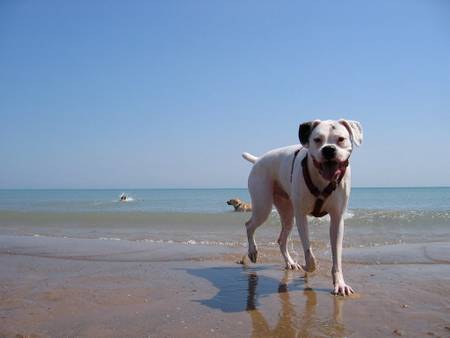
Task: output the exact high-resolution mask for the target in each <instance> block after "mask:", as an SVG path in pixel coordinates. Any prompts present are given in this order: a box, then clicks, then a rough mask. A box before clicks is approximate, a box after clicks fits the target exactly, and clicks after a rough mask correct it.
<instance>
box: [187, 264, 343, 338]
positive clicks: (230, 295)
mask: <svg viewBox="0 0 450 338" xmlns="http://www.w3.org/2000/svg"><path fill="white" fill-rule="evenodd" d="M263 270H265V268H264V267H257V268H242V267H212V268H200V269H186V271H187V272H188V273H189V274H191V275H193V276H196V277H201V278H204V279H206V280H208V281H209V282H211V283H212V284H213V286H214V287H216V288H217V289H218V290H219V291H218V292H217V293H216V294H215V295H214V296H213V297H212V298H210V299H204V300H196V302H199V303H200V304H203V305H205V306H208V307H209V308H212V309H219V310H221V311H223V312H226V313H237V312H243V311H246V312H247V313H248V314H249V316H250V319H251V322H252V331H253V332H252V336H254V337H278V336H283V337H297V336H300V337H304V336H310V335H312V336H315V335H317V334H319V335H322V334H325V336H336V335H338V336H345V334H346V332H345V328H344V325H343V324H342V306H343V303H344V300H342V299H341V298H340V297H329V298H328V297H327V299H330V300H331V299H333V301H332V303H333V307H332V309H333V310H332V315H331V316H330V315H327V316H326V318H320V317H321V316H318V315H317V314H316V306H317V303H318V301H317V294H318V293H322V294H324V295H325V294H327V295H328V294H329V292H330V290H328V289H314V290H313V289H311V288H309V287H308V285H307V282H306V280H305V279H304V278H300V277H298V276H297V277H295V276H294V275H293V273H292V272H285V273H284V275H283V276H282V278H281V279H280V280H278V279H276V278H273V277H268V276H266V275H265V274H264V273H263ZM294 292H295V297H297V296H298V295H301V296H302V299H304V302H303V303H304V306H303V310H302V311H298V306H296V305H294V302H292V301H291V299H290V297H291V293H294ZM300 292H301V293H300ZM271 295H278V297H277V298H278V299H279V302H280V305H281V309H280V311H279V313H278V322H277V324H276V325H275V327H274V328H272V329H271V328H270V326H269V324H268V322H267V320H266V318H265V317H264V315H263V312H264V310H265V309H264V308H263V307H262V306H261V301H262V300H263V299H264V298H265V297H270V296H271ZM271 301H272V300H271ZM325 328H326V332H324V329H325Z"/></svg>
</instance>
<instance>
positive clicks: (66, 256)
mask: <svg viewBox="0 0 450 338" xmlns="http://www.w3.org/2000/svg"><path fill="white" fill-rule="evenodd" d="M399 246H401V245H395V246H386V247H384V248H383V247H376V248H361V249H359V248H354V249H351V250H348V254H347V257H346V256H344V269H345V276H346V279H347V281H349V283H350V284H351V285H352V286H353V287H354V288H355V289H356V290H357V291H358V293H357V294H356V295H355V296H352V297H348V298H343V297H335V296H332V295H331V294H330V291H331V278H330V274H329V269H330V267H331V266H330V262H329V260H327V259H326V258H325V257H326V255H325V253H323V254H324V256H323V257H319V270H318V272H317V273H314V274H312V275H311V276H308V278H306V279H305V278H304V276H303V274H302V273H300V272H298V271H284V270H283V269H282V265H281V260H280V258H279V257H278V256H279V254H278V253H277V254H275V252H274V253H273V255H272V253H266V254H265V255H264V257H262V262H261V263H260V264H255V265H251V266H242V265H237V264H235V263H234V261H235V258H236V257H239V256H240V254H241V253H242V248H238V249H236V248H234V249H230V248H223V247H218V246H192V245H183V244H171V245H167V244H158V243H137V242H131V241H127V242H125V241H101V240H82V239H64V238H41V237H25V236H0V266H2V274H1V276H0V285H1V288H0V327H1V328H2V329H1V330H0V337H16V336H20V335H23V336H32V337H55V336H82V337H87V336H96V337H148V336H150V337H183V336H186V337H187V336H190V337H195V336H208V337H230V336H234V337H251V336H252V337H275V336H279V335H283V336H285V337H295V336H302V337H343V336H347V337H351V336H354V337H361V336H364V337H376V336H390V335H397V334H401V335H405V336H426V335H434V336H446V335H448V334H449V332H450V329H449V328H450V320H449V317H448V314H449V309H450V300H449V298H448V294H449V293H450V286H449V285H450V283H449V281H450V264H449V263H448V262H447V261H442V260H440V258H442V257H445V256H446V255H447V253H448V248H449V243H446V244H443V243H440V244H432V245H431V246H430V248H431V250H428V251H429V253H428V254H427V255H425V256H424V255H423V254H421V252H423V251H421V249H420V245H409V244H405V245H403V246H402V247H401V248H400V249H398V248H399ZM398 250H399V251H398ZM346 251H347V250H344V255H345V252H346ZM430 252H431V256H430ZM400 253H402V254H403V255H404V256H406V257H413V258H414V259H412V258H411V259H409V261H408V260H402V259H400V258H401V257H402V256H401V255H400ZM276 255H278V256H276ZM354 257H359V258H360V259H359V261H357V262H355V261H354V259H353V258H354ZM392 257H399V258H398V259H397V262H396V263H395V264H394V263H393V261H392ZM427 257H428V258H427ZM429 257H431V260H430V261H429V262H428V263H426V264H424V262H423V261H421V260H424V259H429ZM447 257H448V256H447ZM352 259H353V260H352ZM377 259H378V260H379V261H378V263H377V262H376V260H377ZM374 260H375V261H374ZM413 260H415V261H413ZM370 262H372V264H369V263H370ZM399 262H403V263H399Z"/></svg>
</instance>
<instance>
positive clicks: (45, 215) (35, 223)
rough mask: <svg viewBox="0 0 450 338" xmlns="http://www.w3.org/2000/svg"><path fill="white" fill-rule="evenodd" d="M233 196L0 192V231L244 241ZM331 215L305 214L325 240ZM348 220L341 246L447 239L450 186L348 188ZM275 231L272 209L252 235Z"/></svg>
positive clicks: (237, 193) (215, 192) (268, 239)
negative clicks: (230, 204)
mask: <svg viewBox="0 0 450 338" xmlns="http://www.w3.org/2000/svg"><path fill="white" fill-rule="evenodd" d="M122 193H124V194H126V195H127V196H128V197H129V199H128V200H127V201H126V202H121V201H119V199H120V195H121V194H122ZM231 198H240V199H241V200H244V201H247V202H250V197H249V194H248V191H247V189H117V190H87V189H86V190H0V235H1V234H8V235H25V236H53V237H69V238H70V237H73V238H96V239H103V240H133V241H154V242H168V243H171V242H183V243H188V244H192V245H227V246H245V245H246V236H245V229H244V223H245V221H247V220H248V218H249V217H250V213H236V212H234V211H233V210H234V209H233V208H232V207H231V206H229V205H227V204H226V201H227V200H229V199H231ZM328 220H329V219H328V218H327V217H324V218H321V219H314V218H311V219H310V221H311V223H312V224H311V227H310V231H311V238H312V240H313V241H316V242H318V243H320V244H322V245H324V246H326V245H328V244H327V242H328ZM345 224H346V236H345V242H344V245H346V246H373V245H375V246H376V245H383V244H395V243H403V242H406V243H418V242H432V241H450V188H449V187H435V188H434V187H433V188H353V189H352V192H351V198H350V202H349V208H348V210H347V213H346V215H345ZM279 230H280V225H279V217H278V215H277V213H276V212H275V210H274V211H273V212H272V214H271V216H270V217H269V219H268V220H267V222H266V224H264V225H263V226H261V227H260V228H259V229H258V230H257V232H256V236H257V237H258V238H260V239H262V240H263V241H264V242H265V243H268V245H274V246H275V245H276V239H277V237H278V233H279ZM293 233H294V232H293ZM293 238H294V239H297V240H298V236H297V235H296V234H294V235H293Z"/></svg>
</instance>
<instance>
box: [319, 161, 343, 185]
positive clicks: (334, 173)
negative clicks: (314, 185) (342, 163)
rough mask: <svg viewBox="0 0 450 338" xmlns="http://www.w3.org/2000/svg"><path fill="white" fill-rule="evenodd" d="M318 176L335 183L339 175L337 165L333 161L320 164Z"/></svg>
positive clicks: (339, 171) (339, 170)
mask: <svg viewBox="0 0 450 338" xmlns="http://www.w3.org/2000/svg"><path fill="white" fill-rule="evenodd" d="M320 174H321V175H322V177H323V178H324V179H326V180H327V181H335V180H337V179H338V177H339V175H340V174H341V169H340V168H339V163H338V162H335V161H327V162H323V163H322V168H321V171H320Z"/></svg>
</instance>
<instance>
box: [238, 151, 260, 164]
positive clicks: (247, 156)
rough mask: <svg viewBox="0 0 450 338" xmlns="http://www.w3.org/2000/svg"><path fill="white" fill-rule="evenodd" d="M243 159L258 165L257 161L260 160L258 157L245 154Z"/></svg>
mask: <svg viewBox="0 0 450 338" xmlns="http://www.w3.org/2000/svg"><path fill="white" fill-rule="evenodd" d="M242 157H243V158H245V159H246V160H247V161H249V162H251V163H256V161H258V158H257V157H256V156H253V155H252V154H249V153H243V154H242Z"/></svg>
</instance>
